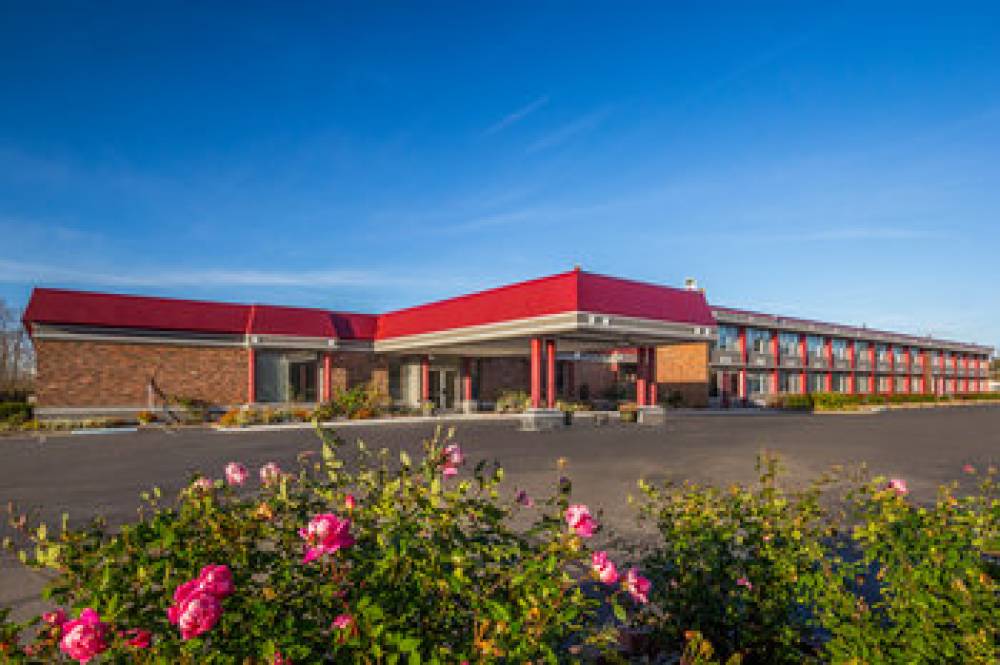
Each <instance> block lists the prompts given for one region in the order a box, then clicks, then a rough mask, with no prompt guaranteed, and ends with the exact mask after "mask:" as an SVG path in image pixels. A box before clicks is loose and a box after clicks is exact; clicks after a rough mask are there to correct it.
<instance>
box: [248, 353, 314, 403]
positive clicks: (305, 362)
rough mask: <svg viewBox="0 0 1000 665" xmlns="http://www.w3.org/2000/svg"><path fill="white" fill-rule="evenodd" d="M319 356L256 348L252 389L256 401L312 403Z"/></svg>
mask: <svg viewBox="0 0 1000 665" xmlns="http://www.w3.org/2000/svg"><path fill="white" fill-rule="evenodd" d="M320 375H321V372H320V370H319V356H318V354H316V353H313V352H285V351H257V352H256V362H255V368H254V389H255V392H256V398H257V401H258V402H278V403H281V402H315V401H317V400H318V398H319V379H320Z"/></svg>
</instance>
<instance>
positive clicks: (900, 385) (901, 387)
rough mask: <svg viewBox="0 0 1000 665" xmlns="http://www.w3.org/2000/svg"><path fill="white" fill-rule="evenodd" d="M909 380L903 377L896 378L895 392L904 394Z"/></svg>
mask: <svg viewBox="0 0 1000 665" xmlns="http://www.w3.org/2000/svg"><path fill="white" fill-rule="evenodd" d="M909 381H910V380H909V379H908V378H907V377H905V376H897V377H896V392H897V393H904V392H906V387H907V386H908V385H909Z"/></svg>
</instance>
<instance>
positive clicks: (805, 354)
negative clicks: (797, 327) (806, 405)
mask: <svg viewBox="0 0 1000 665" xmlns="http://www.w3.org/2000/svg"><path fill="white" fill-rule="evenodd" d="M799 361H800V362H801V363H802V372H801V373H800V375H799V381H800V382H801V384H802V385H801V386H799V389H800V390H799V392H800V393H802V394H803V395H805V394H806V393H807V392H809V382H808V381H807V380H806V365H807V364H808V363H809V344H808V343H807V342H806V336H805V333H803V334H801V335H799Z"/></svg>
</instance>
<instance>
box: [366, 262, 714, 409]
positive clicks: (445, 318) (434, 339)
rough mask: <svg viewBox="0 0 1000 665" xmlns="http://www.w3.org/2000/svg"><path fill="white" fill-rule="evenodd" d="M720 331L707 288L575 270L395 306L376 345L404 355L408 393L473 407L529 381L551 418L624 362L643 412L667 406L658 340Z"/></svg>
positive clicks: (420, 399) (442, 404)
mask: <svg viewBox="0 0 1000 665" xmlns="http://www.w3.org/2000/svg"><path fill="white" fill-rule="evenodd" d="M714 336H715V323H714V319H713V318H712V315H711V312H710V310H709V308H708V304H707V303H706V302H705V298H704V295H703V294H702V293H701V292H700V291H695V290H681V289H672V288H669V287H663V286H657V285H652V284H645V283H641V282H633V281H629V280H622V279H617V278H612V277H605V276H603V275H594V274H591V273H585V272H582V271H579V270H574V271H572V272H569V273H562V274H560V275H554V276H552V277H547V278H543V279H540V280H534V281H530V282H522V283H520V284H514V285H511V286H507V287H502V288H499V289H493V290H490V291H484V292H481V293H476V294H472V295H469V296H463V297H460V298H455V299H452V300H445V301H442V302H438V303H432V304H429V305H424V306H421V307H416V308H411V309H408V310H401V311H398V312H393V313H391V314H387V315H385V316H384V317H383V319H382V321H381V322H380V330H379V335H378V337H377V338H376V341H375V352H376V353H377V354H386V355H389V356H390V357H391V358H394V360H391V361H390V368H395V367H398V368H399V369H398V371H399V379H398V381H399V387H400V390H399V392H400V397H401V401H403V402H404V403H408V404H410V405H412V406H415V405H417V404H421V405H422V404H431V405H433V406H435V407H437V408H440V409H451V408H454V409H462V410H465V411H472V410H476V409H478V408H480V407H481V406H483V405H485V404H487V403H490V404H491V403H493V402H494V401H495V400H497V399H498V396H499V395H500V394H501V393H502V392H504V391H524V393H526V394H527V397H528V402H529V408H528V410H527V412H526V416H525V418H526V421H527V422H528V424H529V425H532V426H538V427H543V426H544V425H545V423H546V422H548V421H553V422H554V421H556V420H558V421H559V422H561V421H562V415H561V413H560V412H559V411H558V410H557V409H556V404H557V400H558V399H560V398H568V397H580V396H582V395H583V394H584V393H587V394H588V395H592V396H595V397H596V396H597V395H596V393H598V392H599V391H603V390H606V389H607V386H606V385H605V383H607V382H608V381H609V377H611V379H610V380H612V381H618V380H620V379H621V378H622V377H621V376H620V373H621V370H622V368H623V367H626V365H625V364H624V362H628V365H627V367H628V369H629V371H630V377H629V378H630V379H631V378H632V376H634V386H635V401H636V403H637V404H638V405H639V408H640V414H643V413H645V414H646V416H647V419H652V418H653V416H654V415H655V414H656V413H660V414H662V410H660V409H659V406H658V404H657V383H656V364H657V358H656V352H655V351H656V347H658V346H664V345H669V344H672V343H678V342H691V341H702V342H709V341H711V340H713V339H714ZM630 385H631V384H630ZM640 418H642V415H640Z"/></svg>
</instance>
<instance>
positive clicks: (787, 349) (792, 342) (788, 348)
mask: <svg viewBox="0 0 1000 665" xmlns="http://www.w3.org/2000/svg"><path fill="white" fill-rule="evenodd" d="M778 346H779V347H780V349H781V355H782V357H787V358H798V357H799V356H801V355H802V352H801V349H800V347H799V336H798V335H796V334H795V333H781V334H780V335H778Z"/></svg>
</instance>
